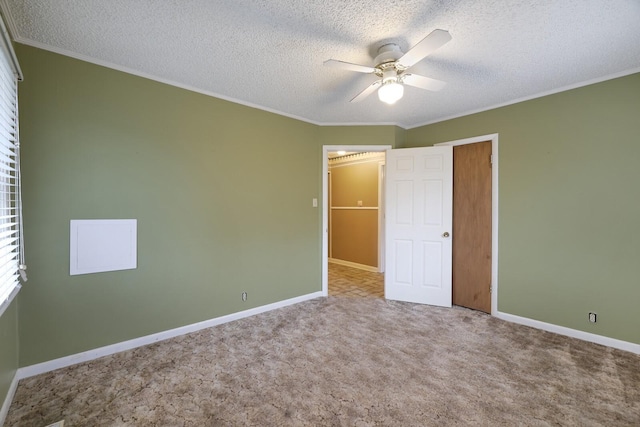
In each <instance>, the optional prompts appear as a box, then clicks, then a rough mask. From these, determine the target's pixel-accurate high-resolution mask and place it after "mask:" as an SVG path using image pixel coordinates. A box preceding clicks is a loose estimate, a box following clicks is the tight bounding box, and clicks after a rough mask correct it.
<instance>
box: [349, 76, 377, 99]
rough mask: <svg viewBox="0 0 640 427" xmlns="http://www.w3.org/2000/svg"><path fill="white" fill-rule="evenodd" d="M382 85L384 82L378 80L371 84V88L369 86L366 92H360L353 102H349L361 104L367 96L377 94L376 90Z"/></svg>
mask: <svg viewBox="0 0 640 427" xmlns="http://www.w3.org/2000/svg"><path fill="white" fill-rule="evenodd" d="M380 83H382V80H376V81H375V82H373V83H371V84H370V85H369V86H367V87H366V88H365V90H363V91H362V92H360V93H359V94H357V95H356V96H354V97H353V99H352V100H351V101H349V102H360V101H362V100H363V99H365V98H366V97H367V96H369V95H371V94H372V93H373V92H375V91H376V89H378V87H379V86H380Z"/></svg>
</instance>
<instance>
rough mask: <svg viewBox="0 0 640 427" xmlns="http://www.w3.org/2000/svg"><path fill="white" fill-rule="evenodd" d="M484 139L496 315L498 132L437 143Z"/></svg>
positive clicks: (493, 303)
mask: <svg viewBox="0 0 640 427" xmlns="http://www.w3.org/2000/svg"><path fill="white" fill-rule="evenodd" d="M484 141H491V156H492V164H491V315H492V316H496V315H497V314H498V134H497V133H492V134H489V135H482V136H474V137H472V138H466V139H458V140H456V141H448V142H441V143H439V144H435V145H452V146H456V145H466V144H475V143H478V142H484ZM454 208H455V207H454ZM454 238H455V236H454Z"/></svg>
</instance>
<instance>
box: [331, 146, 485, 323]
mask: <svg viewBox="0 0 640 427" xmlns="http://www.w3.org/2000/svg"><path fill="white" fill-rule="evenodd" d="M484 141H491V153H492V154H491V157H492V159H491V160H492V164H491V284H490V287H491V308H490V311H491V314H492V315H494V316H495V315H496V313H497V312H498V134H489V135H482V136H477V137H471V138H467V139H461V140H454V141H448V142H443V143H440V144H435V145H436V146H437V145H451V146H458V145H466V144H475V143H480V142H484ZM391 148H392V147H391V146H389V145H387V146H358V145H354V146H342V145H340V146H323V157H322V179H323V183H322V201H323V203H322V208H323V211H322V236H323V237H322V265H321V269H322V294H323V295H324V296H328V209H327V207H328V204H327V201H328V153H329V152H330V151H339V150H345V151H355V152H367V151H368V152H381V151H386V150H389V149H391ZM385 202H386V201H385ZM381 207H382V205H381Z"/></svg>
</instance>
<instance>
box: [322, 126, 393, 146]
mask: <svg viewBox="0 0 640 427" xmlns="http://www.w3.org/2000/svg"><path fill="white" fill-rule="evenodd" d="M402 132H403V130H402V129H400V128H398V127H397V126H320V127H319V128H318V141H319V143H320V146H323V145H390V146H392V147H395V146H396V145H397V140H398V135H401V134H402Z"/></svg>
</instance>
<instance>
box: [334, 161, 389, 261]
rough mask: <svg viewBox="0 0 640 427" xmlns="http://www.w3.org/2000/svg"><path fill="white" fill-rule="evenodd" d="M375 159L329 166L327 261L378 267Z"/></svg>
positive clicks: (376, 170)
mask: <svg viewBox="0 0 640 427" xmlns="http://www.w3.org/2000/svg"><path fill="white" fill-rule="evenodd" d="M378 162H379V160H378V158H375V159H372V160H369V161H366V162H364V163H355V164H353V163H349V164H334V165H331V192H332V197H331V206H330V208H331V209H330V211H331V212H330V213H331V238H330V241H331V258H332V259H337V260H342V261H348V262H353V263H357V264H363V265H367V266H371V267H377V266H378V208H379V206H378Z"/></svg>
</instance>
